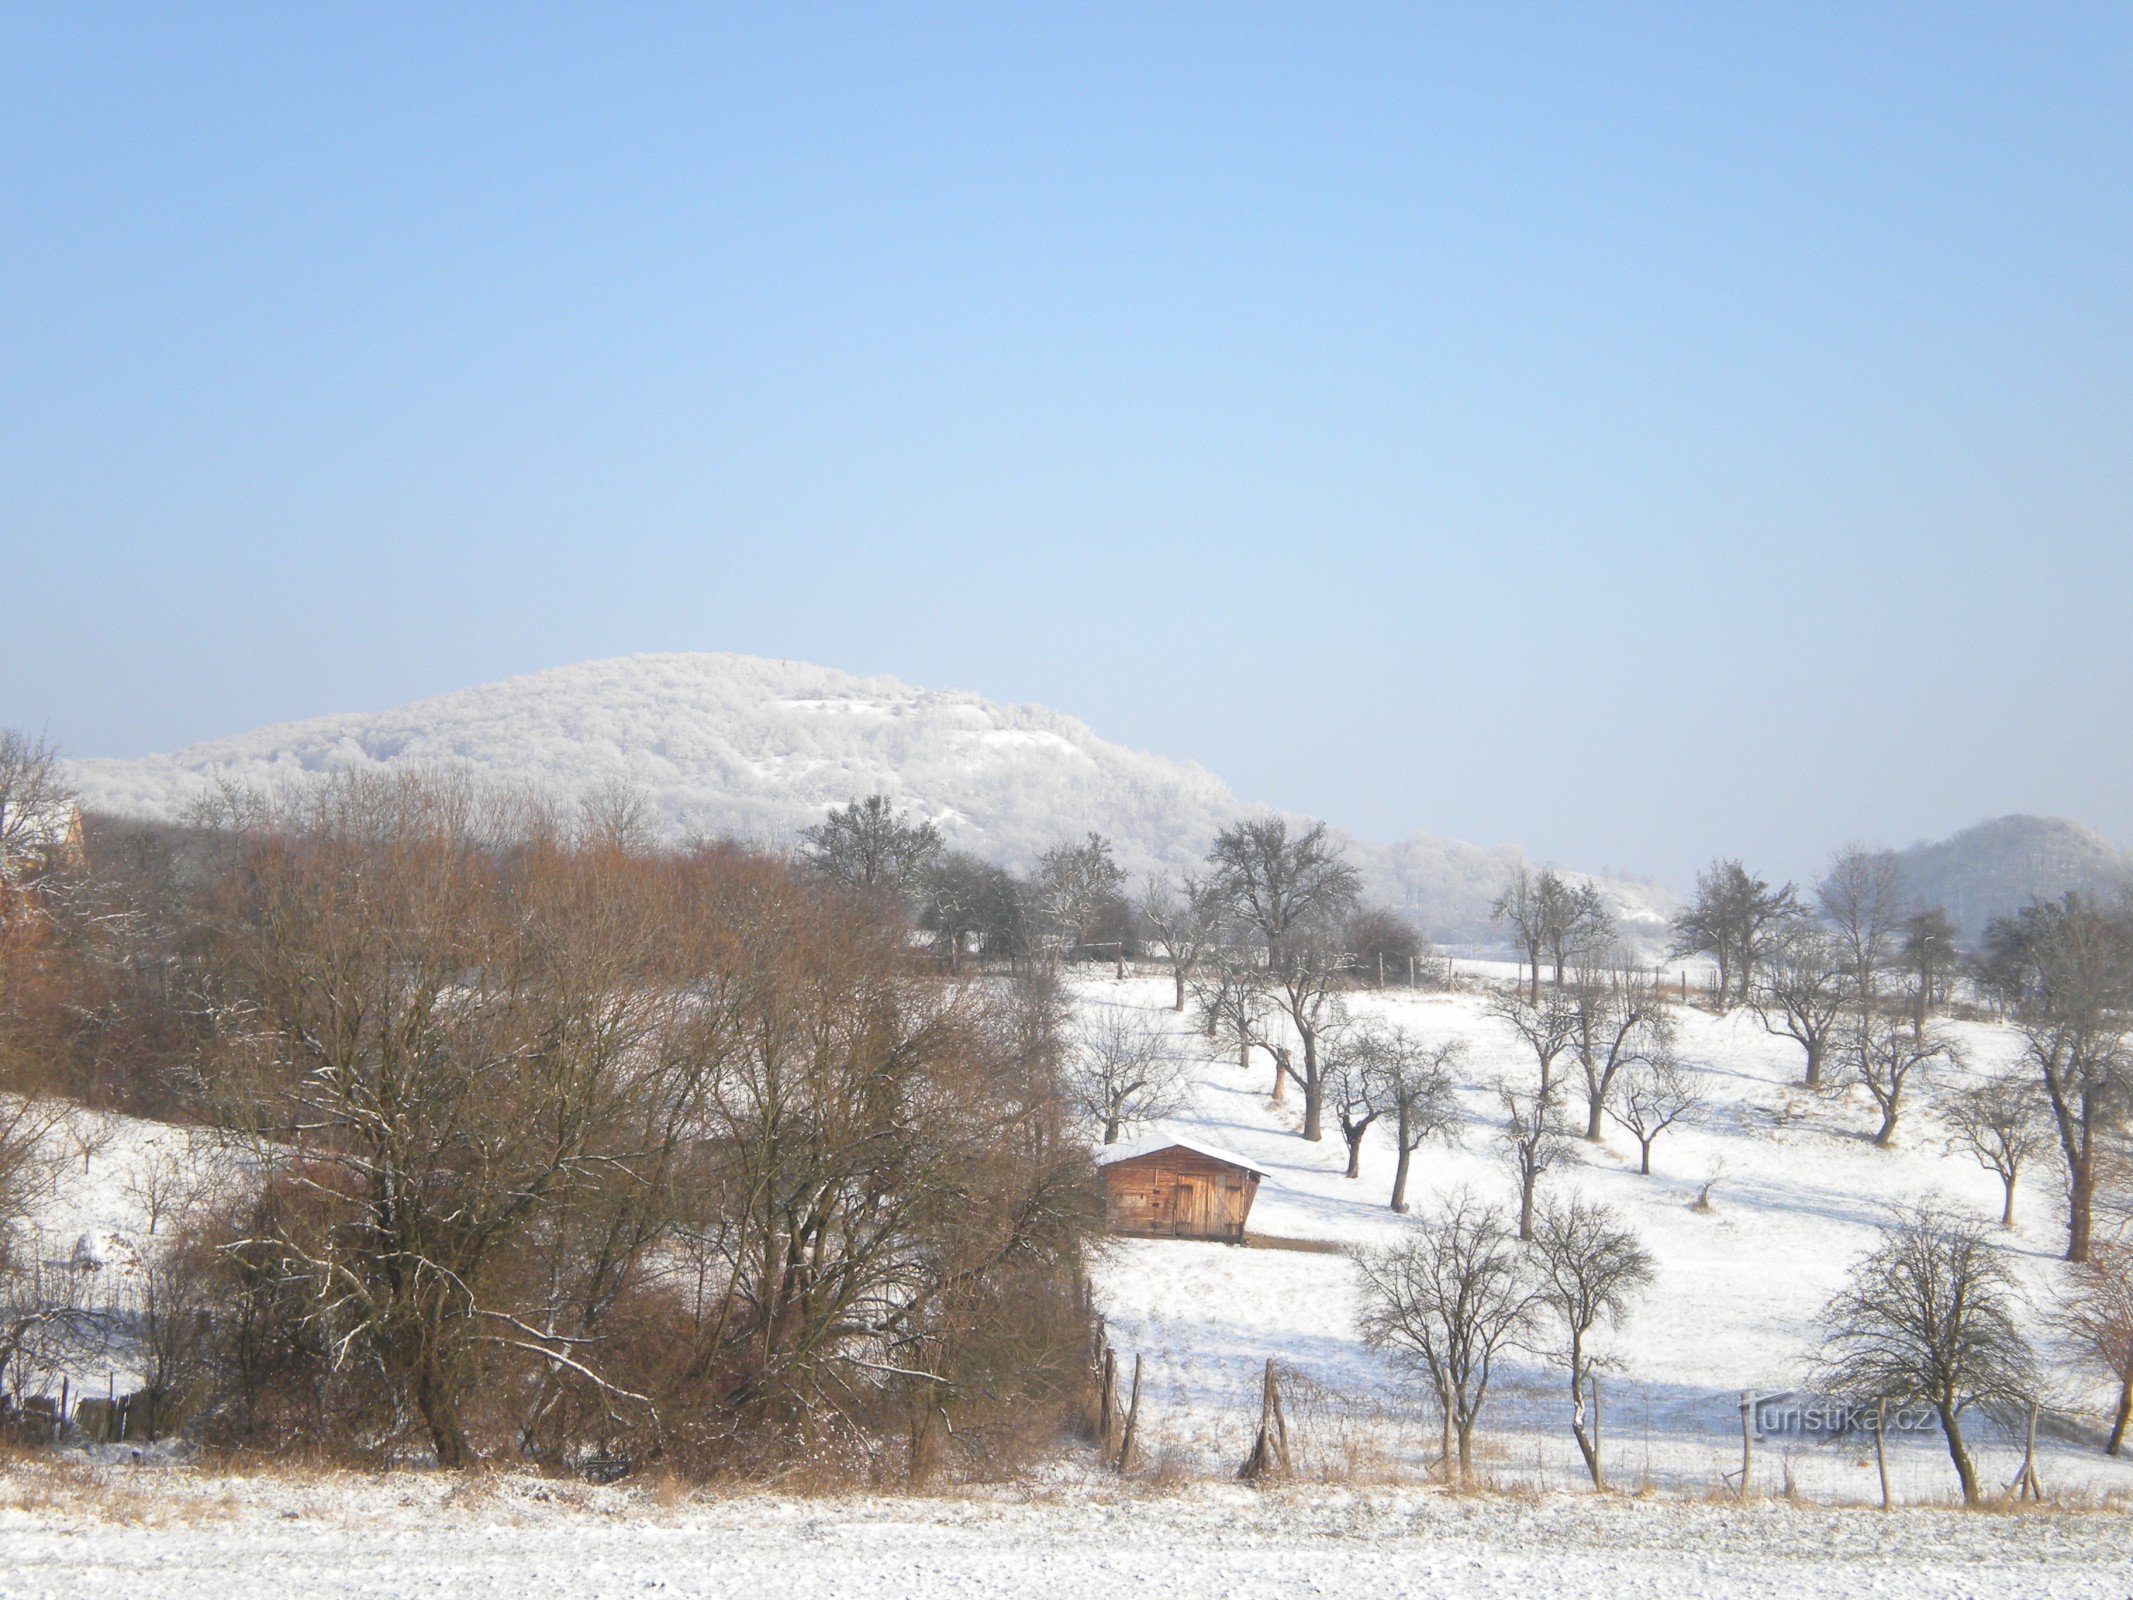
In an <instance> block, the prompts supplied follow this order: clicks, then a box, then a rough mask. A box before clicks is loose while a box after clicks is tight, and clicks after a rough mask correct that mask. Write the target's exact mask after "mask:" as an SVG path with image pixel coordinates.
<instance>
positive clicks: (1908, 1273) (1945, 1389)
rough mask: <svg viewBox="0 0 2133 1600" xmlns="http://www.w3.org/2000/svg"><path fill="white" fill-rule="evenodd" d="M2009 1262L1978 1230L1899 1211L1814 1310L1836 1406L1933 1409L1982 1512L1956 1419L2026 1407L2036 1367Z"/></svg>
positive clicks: (1931, 1213) (1921, 1211) (1969, 1495)
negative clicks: (1881, 1403)
mask: <svg viewBox="0 0 2133 1600" xmlns="http://www.w3.org/2000/svg"><path fill="white" fill-rule="evenodd" d="M2019 1308H2020V1295H2019V1291H2018V1290H2017V1288H2016V1287H2015V1282H2014V1278H2013V1276H2012V1275H2011V1274H2010V1272H2009V1271H2008V1268H2007V1264H2006V1261H2005V1259H2004V1258H2003V1257H2002V1256H2001V1254H2000V1252H1999V1251H1998V1250H1996V1249H1995V1248H1994V1247H1993V1245H1992V1243H1991V1242H1990V1240H1988V1239H1987V1238H1986V1236H1985V1232H1984V1230H1983V1229H1982V1228H1980V1227H1979V1226H1978V1225H1977V1224H1976V1223H1973V1222H1969V1221H1966V1220H1964V1219H1962V1218H1959V1217H1956V1216H1953V1215H1951V1214H1950V1213H1948V1212H1945V1211H1941V1210H1938V1209H1936V1208H1934V1207H1931V1206H1922V1207H1918V1208H1916V1209H1903V1210H1899V1211H1898V1212H1897V1214H1896V1217H1895V1220H1894V1221H1893V1222H1892V1223H1891V1225H1890V1226H1889V1227H1888V1228H1886V1229H1885V1230H1883V1233H1882V1236H1881V1243H1880V1245H1879V1246H1878V1247H1877V1248H1876V1249H1875V1250H1874V1251H1873V1252H1872V1253H1871V1254H1869V1255H1868V1256H1866V1257H1865V1258H1864V1259H1863V1260H1861V1261H1860V1262H1859V1263H1858V1264H1857V1265H1856V1266H1854V1267H1853V1268H1852V1270H1851V1274H1850V1276H1849V1277H1848V1279H1847V1280H1846V1282H1845V1285H1844V1287H1843V1289H1841V1290H1840V1291H1839V1292H1838V1293H1837V1295H1836V1296H1835V1297H1834V1298H1833V1299H1831V1300H1830V1302H1829V1303H1828V1304H1827V1305H1826V1306H1824V1307H1823V1309H1822V1316H1821V1322H1822V1328H1823V1347H1822V1371H1821V1378H1820V1381H1821V1383H1822V1384H1823V1386H1824V1387H1826V1388H1827V1389H1828V1390H1829V1391H1830V1392H1831V1393H1833V1394H1840V1395H1850V1396H1854V1397H1856V1398H1858V1399H1860V1400H1862V1401H1877V1400H1886V1401H1887V1402H1889V1403H1890V1404H1891V1405H1892V1406H1899V1407H1900V1406H1908V1405H1918V1404H1923V1405H1929V1406H1931V1407H1932V1408H1933V1411H1934V1414H1935V1415H1936V1416H1937V1417H1938V1418H1939V1419H1940V1427H1941V1434H1942V1436H1943V1437H1944V1438H1945V1439H1946V1440H1947V1444H1948V1456H1949V1459H1950V1460H1952V1461H1953V1462H1954V1463H1955V1475H1956V1478H1957V1480H1958V1481H1959V1482H1960V1483H1961V1485H1962V1491H1963V1503H1964V1504H1965V1505H1976V1504H1977V1503H1978V1498H1979V1495H1978V1482H1977V1470H1976V1468H1975V1467H1974V1466H1973V1465H1972V1463H1971V1460H1970V1451H1969V1447H1968V1446H1967V1445H1966V1444H1965V1443H1964V1441H1963V1416H1964V1414H1965V1413H1966V1412H1968V1411H1970V1410H1972V1409H1973V1408H1976V1407H1979V1406H1991V1405H2009V1406H2013V1405H2026V1404H2028V1403H2029V1401H2030V1399H2031V1398H2032V1397H2033V1396H2034V1395H2035V1394H2036V1392H2037V1373H2036V1364H2035V1358H2034V1357H2033V1355H2032V1354H2031V1351H2030V1347H2029V1341H2028V1340H2026V1339H2025V1338H2023V1336H2022V1331H2021V1326H2020V1309H2019Z"/></svg>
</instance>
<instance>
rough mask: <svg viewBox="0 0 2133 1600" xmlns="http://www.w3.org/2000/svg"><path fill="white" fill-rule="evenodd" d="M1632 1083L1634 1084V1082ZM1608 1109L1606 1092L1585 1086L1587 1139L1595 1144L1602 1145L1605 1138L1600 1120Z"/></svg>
mask: <svg viewBox="0 0 2133 1600" xmlns="http://www.w3.org/2000/svg"><path fill="white" fill-rule="evenodd" d="M1632 1081H1633V1082H1634V1080H1632ZM1606 1109H1607V1094H1606V1091H1605V1090H1604V1089H1601V1088H1599V1087H1598V1086H1596V1085H1593V1084H1587V1085H1586V1086H1585V1137H1586V1139H1587V1140H1588V1141H1589V1142H1591V1143H1593V1144H1598V1143H1600V1141H1601V1139H1602V1138H1603V1137H1604V1135H1603V1134H1602V1133H1601V1131H1600V1118H1601V1116H1602V1115H1603V1114H1604V1113H1605V1111H1606Z"/></svg>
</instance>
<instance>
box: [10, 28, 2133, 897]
mask: <svg viewBox="0 0 2133 1600" xmlns="http://www.w3.org/2000/svg"><path fill="white" fill-rule="evenodd" d="M2129 224H2133V7H2128V6H2126V5H2122V4H2121V5H2111V6H2098V7H2088V6H2079V5H2065V4H2055V5H2049V6H2037V5H2017V4H2008V5H2003V6H1994V7H1968V6H1960V5H1954V4H1947V3H1938V4H1932V5H1924V6H1918V7H1906V6H1879V7H1872V6H1864V5H1857V4H1843V5H1831V6H1805V5H1790V6H1778V7H1755V6H1741V5H1710V4H1702V3H1698V4H1686V5H1679V6H1611V7H1610V6H1542V7H1534V8H1523V7H1519V6H1513V5H1489V6H1474V5H1455V6H1445V7H1442V8H1436V7H1428V6H1422V5H1413V4H1402V5H1393V6H1386V7H1372V6H1361V5H1320V4H1298V5H1295V6H1285V7H1256V6H1246V5H1241V4H1219V5H1205V6H1186V5H1166V4H1137V5H1130V6H1118V7H1104V6H1075V7H1054V6H1025V5H998V4H988V5H976V6H971V7H968V8H950V7H930V6H872V7H852V8H810V7H802V6H793V5H777V6H751V7H747V8H733V9H724V8H714V7H702V6H618V5H596V6H586V7H583V8H563V7H540V6H519V5H514V6H495V7H472V6H393V7H385V6H342V7H325V6H308V5H305V6H290V5H282V4H274V5H262V6H258V7H227V6H213V5H198V4H196V5H186V6H168V5H151V6H141V7H139V8H107V7H96V6H91V5H85V4H81V3H79V0H66V3H63V4H57V5H50V6H38V5H31V4H26V3H21V0H17V3H14V4H10V5H7V6H6V7H4V8H0V584H4V593H5V597H6V608H5V612H4V622H0V722H5V723H13V724H18V725H22V724H26V725H29V726H31V727H42V728H45V729H47V730H48V731H49V732H50V733H51V734H52V736H53V737H54V738H55V739H57V740H58V741H59V742H60V743H61V744H62V745H63V746H64V747H65V748H66V749H67V750H68V751H70V752H71V753H74V754H81V755H129V754H138V753H143V752H146V751H149V750H154V749H159V748H167V747H171V746H174V745H177V744H180V743H183V742H188V741H191V740H194V739H198V738H202V737H206V736H210V735H214V734H218V733H227V732H235V731H238V730H241V729H244V728H248V727H251V726H254V725H256V724H259V723H262V722H265V721H269V720H280V719H286V718H293V717H299V716H305V715H310V714H313V713H317V712H323V711H331V710H356V709H367V708H382V707H385V706H389V705H393V704H396V703H399V702H401V701H404V700H407V699H411V698H413V697H416V696H418V695H422V694H428V693H434V692H438V691H442V690H446V689H452V688H458V687H463V686H466V685H469V684H473V683H477V682H483V681H487V680H490V679H494V678H498V677H503V676H507V675H510V674H514V673H519V672H525V671H530V670H534V669H538V668H541V667H546V666H554V665H561V664H563V663H567V662H571V661H576V660H582V659H585V658H588V657H595V656H604V655H619V654H624V653H628V652H633V651H640V650H692V649H706V650H739V651H746V652H749V653H753V654H759V655H770V656H782V657H791V658H798V659H805V660H811V661H818V662H822V663H824V664H827V665H832V666H837V667H842V668H846V669H849V670H853V671H859V672H888V673H893V674H895V675H897V676H899V677H902V678H905V679H907V680H910V681H912V682H917V683H924V684H932V685H939V686H944V687H958V688H968V689H973V690H977V691H979V692H981V693H985V694H989V695H992V696H995V697H997V698H1002V699H1013V700H1036V701H1041V702H1043V703H1045V704H1048V705H1052V706H1055V707H1058V708H1059V709H1061V710H1065V711H1069V712H1072V713H1074V714H1076V715H1079V716H1082V717H1084V718H1085V719H1087V720H1088V721H1089V722H1090V723H1091V724H1093V725H1094V726H1095V727H1096V729H1097V730H1098V731H1099V732H1101V733H1103V734H1105V735H1106V736H1108V737H1111V738H1114V739H1118V740H1121V741H1124V742H1126V743H1129V744H1134V745H1138V746H1141V747H1144V748H1148V749H1153V750H1157V751H1161V752H1163V753H1166V754H1171V755H1178V756H1188V757H1192V758H1195V759H1198V760H1200V761H1202V762H1204V763H1205V764H1206V765H1208V766H1209V767H1211V768H1213V769H1214V770H1216V771H1217V772H1219V773H1221V774H1222V775H1223V776H1224V777H1226V778H1227V779H1228V780H1229V781H1230V783H1231V784H1232V786H1233V787H1234V788H1235V789H1236V790H1237V791H1238V792H1239V793H1240V794H1241V795H1243V796H1245V797H1247V798H1250V799H1256V800H1265V801H1270V802H1273V803H1276V804H1280V805H1284V806H1288V807H1293V808H1296V809H1299V810H1303V811H1308V812H1313V813H1317V814H1321V815H1324V816H1327V817H1330V818H1333V819H1335V820H1337V821H1340V822H1342V823H1344V824H1345V825H1348V826H1350V827H1353V828H1355V829H1356V830H1358V831H1360V832H1363V833H1366V834H1371V835H1375V836H1379V837H1388V838H1389V837H1395V836H1399V835H1403V834H1405V833H1407V832H1409V831H1412V830H1414V829H1416V828H1427V829H1430V830H1432V831H1435V832H1441V833H1450V834H1455V835H1458V836H1461V837H1465V838H1469V839H1474V840H1476V841H1479V842H1482V843H1489V844H1494V843H1500V842H1517V843H1521V844H1523V845H1524V846H1525V847H1526V848H1527V849H1528V850H1529V851H1530V852H1532V853H1533V854H1534V855H1535V856H1536V857H1540V858H1553V859H1558V860H1562V861H1565V862H1567V863H1570V864H1573V865H1580V866H1586V867H1593V868H1597V867H1601V866H1611V867H1614V868H1616V869H1619V870H1627V871H1642V872H1649V873H1652V874H1656V875H1659V876H1662V877H1665V878H1668V879H1671V880H1674V881H1677V882H1678V881H1680V880H1682V879H1684V878H1686V877H1687V876H1688V874H1689V873H1690V872H1691V871H1692V870H1693V868H1694V867H1695V866H1696V865H1697V864H1698V863H1699V862H1700V861H1702V860H1704V859H1706V858H1708V857H1709V856H1710V855H1712V854H1713V853H1715V852H1718V851H1721V850H1723V851H1726V852H1727V853H1745V854H1746V855H1747V856H1748V857H1749V858H1750V859H1751V861H1752V862H1755V863H1757V864H1761V865H1765V866H1767V867H1768V868H1771V869H1773V870H1777V871H1782V872H1787V873H1797V872H1801V871H1808V870H1812V869H1813V867H1814V866H1815V864H1816V863H1817V861H1818V860H1819V859H1820V858H1821V857H1822V855H1823V854H1824V853H1825V852H1826V851H1827V850H1828V848H1829V847H1830V846H1832V845H1834V844H1836V843H1838V842H1839V841H1842V840H1845V839H1849V838H1861V839H1867V840H1880V841H1885V842H1888V843H1892V844H1904V843H1908V842H1910V841H1911V840H1913V839H1915V838H1919V837H1923V836H1928V835H1935V834H1940V833H1944V832H1947V831H1950V830H1952V829H1954V828H1956V827H1959V826H1962V825H1964V824H1966V823H1969V822H1972V821H1975V820H1977V819H1978V818H1980V817H1982V816H1985V815H1987V814H1993V813H1998V812H2002V811H2008V810H2035V811H2045V812H2054V813H2062V814H2069V815H2074V816H2078V817H2082V818H2084V819H2086V820H2088V821H2091V822H2093V823H2095V824H2097V825H2098V826H2101V827H2103V828H2104V829H2105V830H2106V831H2107V832H2111V833H2113V834H2114V835H2115V836H2117V837H2119V838H2120V839H2121V840H2124V841H2129V842H2133V734H2129V715H2128V712H2129V706H2133V646H2129V640H2128V626H2129V618H2133V548H2129V545H2133V541H2129V535H2133V518H2129V512H2133V226H2129Z"/></svg>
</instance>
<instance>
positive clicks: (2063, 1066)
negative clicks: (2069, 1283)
mask: <svg viewBox="0 0 2133 1600" xmlns="http://www.w3.org/2000/svg"><path fill="white" fill-rule="evenodd" d="M1980 978H1981V981H1982V982H1983V983H1984V984H1985V985H1986V987H1987V989H1988V990H1989V991H1990V992H1991V993H1993V994H1994V995H1995V996H1997V997H1998V998H1999V1000H2000V1001H2001V1003H2002V1004H2004V1005H2006V1006H2007V1007H2008V1009H2009V1011H2010V1013H2011V1015H2012V1017H2013V1021H2014V1025H2015V1028H2016V1030H2017V1031H2018V1032H2019V1033H2020V1034H2021V1035H2022V1045H2023V1049H2022V1054H2023V1059H2024V1060H2025V1061H2026V1062H2027V1063H2028V1064H2029V1066H2030V1068H2031V1069H2032V1070H2033V1071H2035V1072H2036V1073H2037V1075H2038V1077H2039V1078H2040V1079H2041V1080H2042V1082H2043V1087H2044V1094H2045V1098H2046V1100H2047V1101H2048V1103H2049V1104H2050V1106H2051V1112H2052V1124H2053V1127H2054V1129H2055V1130H2056V1131H2057V1133H2058V1136H2059V1154H2060V1156H2061V1158H2062V1159H2063V1161H2064V1163H2065V1169H2066V1198H2067V1227H2066V1235H2067V1237H2066V1259H2067V1260H2069V1261H2086V1260H2087V1259H2088V1255H2089V1240H2090V1234H2091V1231H2092V1228H2093V1222H2094V1213H2095V1197H2096V1182H2097V1177H2098V1168H2099V1162H2100V1159H2101V1157H2102V1154H2103V1151H2102V1145H2103V1142H2104V1140H2105V1139H2106V1138H2107V1137H2108V1136H2109V1134H2110V1132H2111V1130H2112V1129H2113V1128H2115V1127H2116V1125H2117V1123H2118V1121H2119V1119H2120V1118H2121V1117H2122V1116H2124V1114H2125V1110H2126V1107H2127V1105H2128V1104H2129V1103H2133V1056H2129V1052H2128V1033H2129V1031H2133V926H2129V919H2128V918H2127V917H2126V916H2125V915H2123V914H2120V915H2116V916H2113V915H2108V914H2106V913H2105V912H2103V911H2101V910H2099V909H2098V908H2097V907H2096V906H2094V905H2092V904H2091V903H2090V902H2088V901H2086V900H2084V899H2082V898H2081V897H2080V896H2079V895H2073V894H2069V895H2068V896H2066V898H2065V899H2063V900H2058V901H2033V902H2032V903H2031V904H2030V905H2029V906H2028V907H2026V908H2025V909H2024V910H2022V911H2021V912H2020V913H2018V914H2017V915H2015V916H2013V917H2003V918H1997V919H1995V920H1994V921H1993V922H1992V923H1991V925H1990V926H1989V927H1987V929H1986V931H1985V953H1984V961H1983V963H1982V965H1981V968H1980Z"/></svg>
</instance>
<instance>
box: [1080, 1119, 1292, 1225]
mask: <svg viewBox="0 0 2133 1600" xmlns="http://www.w3.org/2000/svg"><path fill="white" fill-rule="evenodd" d="M1096 1162H1097V1165H1098V1166H1099V1167H1101V1168H1102V1169H1103V1177H1104V1217H1105V1220H1106V1221H1107V1222H1108V1223H1109V1224H1110V1227H1111V1231H1112V1232H1113V1233H1125V1234H1133V1235H1136V1236H1138V1237H1142V1238H1158V1239H1217V1240H1221V1241H1223V1242H1225V1243H1228V1244H1242V1243H1243V1242H1244V1220H1245V1218H1246V1217H1248V1216H1249V1215H1251V1210H1252V1196H1254V1195H1255V1194H1257V1193H1258V1192H1259V1180H1260V1179H1261V1178H1263V1177H1264V1176H1266V1174H1265V1173H1263V1172H1261V1171H1260V1170H1259V1169H1258V1168H1257V1167H1254V1166H1253V1165H1252V1164H1251V1163H1250V1162H1248V1161H1246V1160H1245V1159H1244V1158H1243V1157H1242V1156H1240V1155H1235V1154H1233V1153H1232V1152H1230V1151H1228V1150H1224V1149H1221V1148H1219V1147H1218V1146H1215V1145H1211V1144H1200V1143H1198V1142H1197V1141H1195V1140H1191V1139H1173V1138H1162V1139H1151V1140H1147V1141H1145V1142H1143V1143H1141V1144H1137V1145H1114V1146H1111V1147H1109V1148H1107V1149H1105V1150H1103V1151H1100V1152H1099V1153H1098V1154H1097V1157H1096Z"/></svg>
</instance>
